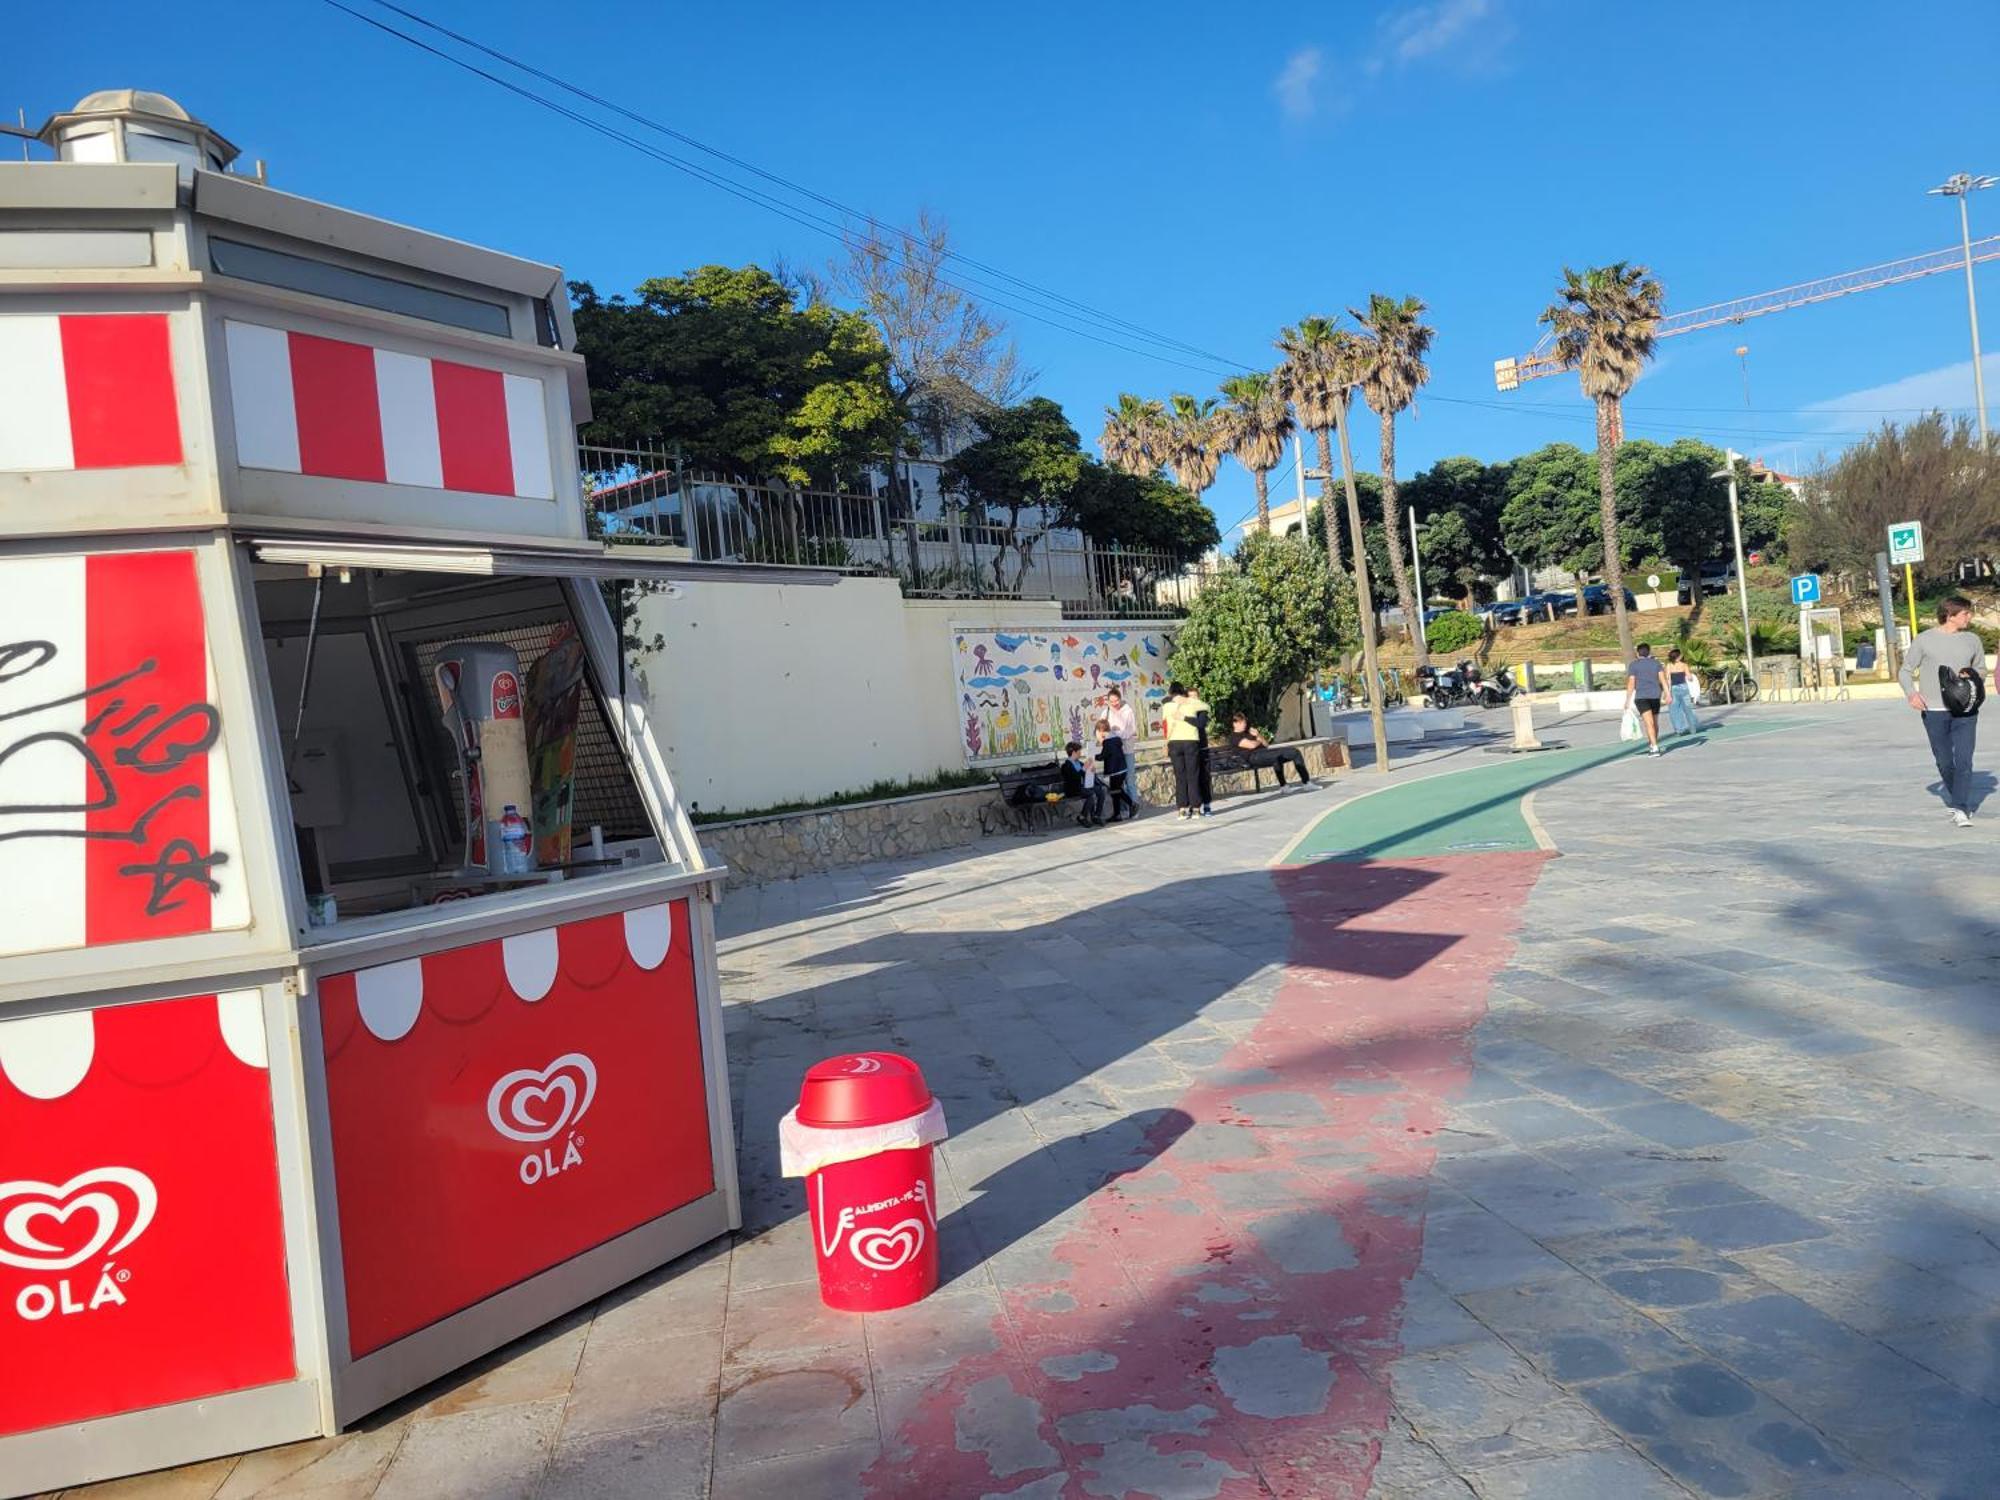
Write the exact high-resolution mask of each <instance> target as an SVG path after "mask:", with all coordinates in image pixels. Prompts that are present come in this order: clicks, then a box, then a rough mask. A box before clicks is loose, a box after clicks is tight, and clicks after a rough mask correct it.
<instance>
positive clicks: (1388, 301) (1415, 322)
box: [1348, 292, 1437, 666]
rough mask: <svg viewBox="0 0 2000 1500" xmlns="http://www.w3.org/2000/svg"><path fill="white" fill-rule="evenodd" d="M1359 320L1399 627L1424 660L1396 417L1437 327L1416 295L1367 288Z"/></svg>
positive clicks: (1426, 369)
mask: <svg viewBox="0 0 2000 1500" xmlns="http://www.w3.org/2000/svg"><path fill="white" fill-rule="evenodd" d="M1348 310H1349V311H1350V312H1351V313H1353V315H1354V320H1355V321H1356V322H1357V323H1359V324H1360V325H1361V331H1362V342H1363V347H1364V348H1365V350H1366V351H1367V356H1368V361H1367V367H1366V373H1365V374H1364V375H1363V376H1362V377H1361V399H1362V400H1364V401H1366V402H1367V403H1368V409H1369V410H1370V411H1372V412H1374V413H1375V415H1376V417H1377V418H1379V419H1380V421H1381V424H1382V527H1383V531H1384V534H1385V535H1386V536H1387V538H1388V543H1389V570H1390V574H1391V576H1393V577H1394V579H1395V581H1396V602H1397V603H1398V604H1400V605H1401V606H1402V608H1403V631H1404V633H1405V634H1406V635H1408V636H1409V638H1410V641H1411V643H1412V644H1413V645H1414V646H1415V647H1416V650H1417V664H1418V665H1419V666H1421V665H1423V663H1424V662H1425V661H1426V660H1428V655H1427V653H1426V652H1425V650H1424V637H1423V633H1422V632H1421V631H1419V630H1418V629H1417V610H1418V609H1419V608H1420V607H1421V601H1420V600H1418V598H1417V596H1416V593H1415V591H1414V590H1413V589H1412V588H1411V587H1410V570H1409V568H1408V566H1407V565H1406V564H1405V562H1404V559H1403V511H1402V507H1401V505H1400V504H1399V503H1398V500H1397V495H1396V418H1397V416H1398V415H1399V414H1400V413H1402V412H1403V411H1404V410H1405V409H1406V408H1407V407H1408V406H1409V404H1410V403H1411V402H1412V401H1414V400H1416V398H1417V391H1418V390H1419V389H1420V388H1421V387H1422V386H1423V384H1424V382H1425V381H1427V380H1429V379H1430V378H1431V371H1430V366H1429V365H1427V364H1425V363H1424V356H1425V355H1426V354H1428V353H1429V352H1430V347H1431V340H1432V339H1434V338H1435V337H1437V330H1436V329H1434V328H1432V327H1430V326H1429V325H1428V324H1427V323H1425V322H1424V320H1423V319H1424V304H1423V302H1422V301H1421V300H1420V299H1418V298H1416V297H1400V298H1399V297H1384V296H1383V295H1382V294H1381V293H1380V292H1375V293H1371V294H1370V296H1369V298H1368V308H1367V310H1366V311H1365V312H1364V311H1363V310H1361V309H1360V308H1350V309H1348Z"/></svg>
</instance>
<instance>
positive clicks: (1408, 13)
mask: <svg viewBox="0 0 2000 1500" xmlns="http://www.w3.org/2000/svg"><path fill="white" fill-rule="evenodd" d="M1482 23H1488V24H1484V25H1482ZM1376 30H1377V33H1378V40H1377V45H1376V48H1375V54H1374V56H1373V57H1372V58H1370V60H1369V64H1368V70H1369V71H1370V72H1371V73H1374V72H1380V71H1381V70H1382V68H1383V67H1384V66H1386V65H1388V64H1391V63H1394V64H1396V65H1397V66H1402V65H1405V64H1408V63H1414V62H1418V61H1421V60H1422V59H1424V58H1427V57H1435V56H1436V55H1438V54H1439V53H1441V52H1446V51H1449V50H1451V49H1452V48H1454V47H1456V46H1457V45H1458V44H1459V43H1460V42H1462V41H1464V40H1465V39H1466V38H1467V37H1469V36H1471V35H1472V34H1473V33H1474V32H1475V31H1479V32H1485V33H1489V34H1488V35H1487V36H1486V38H1485V40H1486V42H1487V43H1488V44H1490V45H1494V46H1497V45H1498V44H1499V43H1500V42H1503V41H1505V40H1506V38H1507V35H1508V32H1509V28H1508V27H1507V26H1506V25H1505V23H1504V22H1503V21H1502V19H1501V18H1500V16H1499V15H1498V13H1497V11H1496V9H1495V6H1494V0H1433V3H1431V4H1427V5H1413V6H1410V7H1408V8H1407V9H1404V10H1398V11H1392V12H1390V13H1389V14H1387V15H1385V16H1383V17H1382V19H1381V21H1380V22H1379V23H1378V24H1377V28H1376Z"/></svg>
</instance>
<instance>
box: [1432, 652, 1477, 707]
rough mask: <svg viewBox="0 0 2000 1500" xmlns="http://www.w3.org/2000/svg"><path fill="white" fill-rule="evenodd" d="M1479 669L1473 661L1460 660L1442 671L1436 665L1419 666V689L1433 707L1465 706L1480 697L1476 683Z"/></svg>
mask: <svg viewBox="0 0 2000 1500" xmlns="http://www.w3.org/2000/svg"><path fill="white" fill-rule="evenodd" d="M1477 676H1478V670H1477V669H1476V668H1475V667H1473V665H1472V663H1471V662H1465V661H1462V662H1460V663H1459V664H1458V665H1457V666H1455V667H1451V668H1448V669H1446V670H1445V671H1442V672H1440V671H1439V670H1438V669H1437V668H1436V667H1431V666H1424V667H1419V668H1417V689H1418V691H1420V692H1421V693H1422V694H1423V695H1424V702H1425V704H1426V705H1428V706H1429V707H1431V708H1463V707H1465V706H1467V705H1468V704H1471V703H1473V702H1475V701H1476V700H1477V699H1478V696H1479V693H1478V689H1477V687H1476V686H1475V685H1474V680H1475V679H1476V678H1477Z"/></svg>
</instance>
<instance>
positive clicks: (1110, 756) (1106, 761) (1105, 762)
mask: <svg viewBox="0 0 2000 1500" xmlns="http://www.w3.org/2000/svg"><path fill="white" fill-rule="evenodd" d="M1097 771H1098V777H1099V779H1100V780H1101V781H1103V783H1104V790H1105V791H1106V792H1108V793H1110V795H1111V821H1112V822H1114V823H1116V822H1117V821H1118V814H1119V812H1120V811H1121V810H1122V811H1123V812H1124V814H1125V816H1126V817H1127V818H1128V819H1131V818H1136V817H1138V816H1139V804H1138V803H1136V802H1134V801H1133V800H1132V767H1131V766H1130V764H1128V763H1127V761H1126V759H1125V741H1124V739H1123V737H1121V736H1119V735H1115V734H1113V733H1112V732H1111V721H1110V720H1109V719H1099V720H1098V721H1097Z"/></svg>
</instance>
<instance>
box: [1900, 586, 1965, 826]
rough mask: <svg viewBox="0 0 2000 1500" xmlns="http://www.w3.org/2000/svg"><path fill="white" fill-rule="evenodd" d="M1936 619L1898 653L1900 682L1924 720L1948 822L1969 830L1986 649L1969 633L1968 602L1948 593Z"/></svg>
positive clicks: (1911, 705) (1939, 606)
mask: <svg viewBox="0 0 2000 1500" xmlns="http://www.w3.org/2000/svg"><path fill="white" fill-rule="evenodd" d="M1937 620H1938V622H1937V624H1935V625H1933V626H1932V627H1931V628H1930V629H1929V630H1926V631H1925V632H1923V634H1921V635H1919V636H1918V637H1917V638H1916V639H1915V640H1914V641H1912V642H1910V649H1909V650H1908V651H1906V652H1905V653H1903V670H1902V672H1901V673H1900V674H1899V680H1900V681H1901V682H1902V684H1903V691H1904V692H1905V693H1907V694H1908V695H1909V698H1910V707H1912V708H1914V709H1915V710H1916V711H1917V712H1918V713H1920V714H1922V715H1923V716H1924V733H1925V734H1926V735H1927V736H1929V738H1930V742H1931V758H1932V759H1934V760H1935V761H1936V762H1937V768H1938V780H1939V781H1941V782H1943V783H1944V803H1945V806H1946V807H1948V808H1950V809H1951V821H1952V822H1953V823H1954V824H1956V825H1957V826H1958V827H1960V828H1970V827H1971V826H1972V741H1973V736H1974V735H1975V734H1976V733H1977V732H1978V729H1979V705H1980V704H1981V703H1983V702H1985V701H1986V682H1985V675H1986V645H1985V643H1984V642H1983V641H1981V640H1980V638H1979V633H1978V632H1977V631H1975V630H1973V629H1972V601H1971V600H1970V599H1965V598H1961V597H1960V596H1959V595H1957V594H1953V595H1952V596H1951V597H1950V598H1949V599H1946V600H1945V601H1944V602H1943V603H1941V604H1939V605H1938V607H1937Z"/></svg>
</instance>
